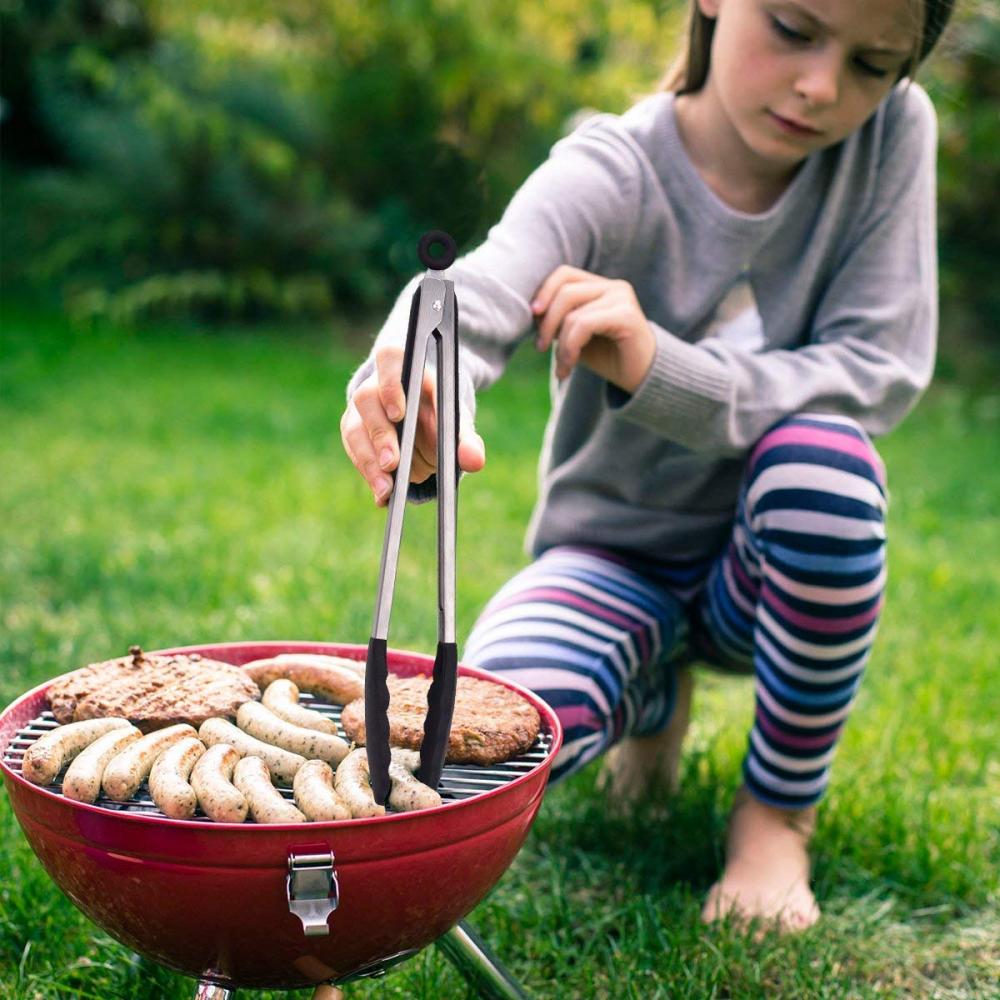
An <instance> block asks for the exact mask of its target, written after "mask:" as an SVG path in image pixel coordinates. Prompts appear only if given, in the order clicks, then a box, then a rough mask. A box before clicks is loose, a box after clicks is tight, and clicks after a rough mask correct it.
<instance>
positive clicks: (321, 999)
mask: <svg viewBox="0 0 1000 1000" xmlns="http://www.w3.org/2000/svg"><path fill="white" fill-rule="evenodd" d="M312 1000H344V994H343V991H342V990H338V989H337V987H336V986H325V985H324V986H317V987H316V990H315V992H314V993H313V995H312Z"/></svg>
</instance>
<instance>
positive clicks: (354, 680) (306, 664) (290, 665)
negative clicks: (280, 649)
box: [243, 653, 365, 705]
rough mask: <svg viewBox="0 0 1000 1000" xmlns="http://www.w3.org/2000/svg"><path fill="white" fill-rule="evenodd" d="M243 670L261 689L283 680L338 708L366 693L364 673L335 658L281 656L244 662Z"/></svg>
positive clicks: (307, 655) (289, 654)
mask: <svg viewBox="0 0 1000 1000" xmlns="http://www.w3.org/2000/svg"><path fill="white" fill-rule="evenodd" d="M243 669H244V670H246V672H247V673H248V674H249V675H250V676H251V677H252V678H253V679H254V680H255V681H256V682H257V686H258V687H259V688H260V689H261V690H263V689H264V688H265V687H267V686H268V685H269V684H270V683H271V682H272V681H276V680H278V678H280V677H283V678H285V679H286V680H290V681H292V682H293V683H294V684H295V685H296V686H297V687H298V689H299V690H300V691H309V692H311V693H312V694H316V695H319V696H320V697H321V698H325V699H326V700H327V701H330V702H333V704H335V705H346V704H347V703H348V702H351V701H354V699H355V698H361V697H363V695H364V693H365V678H364V674H363V673H361V672H359V671H357V670H355V669H352V668H351V667H347V666H344V663H343V662H342V661H340V660H339V659H337V658H335V657H332V656H324V657H322V658H320V659H317V657H316V656H314V655H311V654H303V653H282V654H281V655H280V656H275V657H273V658H271V659H267V660H253V661H252V662H250V663H244V664H243Z"/></svg>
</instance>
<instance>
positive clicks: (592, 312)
mask: <svg viewBox="0 0 1000 1000" xmlns="http://www.w3.org/2000/svg"><path fill="white" fill-rule="evenodd" d="M619 319H620V317H619V315H618V312H617V311H616V310H615V309H614V308H609V307H608V306H607V304H606V303H602V302H600V301H596V302H590V303H588V304H586V305H584V306H581V307H580V308H579V309H575V310H573V311H572V312H571V313H570V314H569V315H568V316H567V317H566V320H565V321H564V323H563V325H562V329H561V331H560V333H559V341H558V343H557V344H556V347H555V354H556V377H557V378H567V377H568V376H569V373H570V372H571V371H572V370H573V368H574V367H575V366H576V365H577V363H578V362H579V361H580V356H581V354H582V353H583V352H584V350H585V349H586V348H587V347H588V345H591V342H592V341H593V340H594V338H595V337H597V336H598V335H599V334H602V333H606V332H608V331H610V330H612V329H613V328H614V327H615V325H616V324H617V322H618V320H619ZM600 353H607V354H608V355H609V356H613V355H614V353H615V348H614V345H613V344H612V343H610V342H609V343H608V344H607V347H606V352H600ZM595 360H596V359H595ZM601 374H605V375H606V373H604V372H602V373H601Z"/></svg>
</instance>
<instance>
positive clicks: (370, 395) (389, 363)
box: [340, 347, 486, 507]
mask: <svg viewBox="0 0 1000 1000" xmlns="http://www.w3.org/2000/svg"><path fill="white" fill-rule="evenodd" d="M402 376H403V349H402V348H401V347H380V348H379V349H378V350H377V351H376V352H375V371H374V372H373V373H372V374H371V375H370V376H369V377H368V378H367V379H365V381H364V382H362V383H361V385H359V386H358V388H357V389H356V390H355V392H354V395H353V396H352V397H351V400H350V402H349V403H348V404H347V409H346V410H345V411H344V415H343V416H342V417H341V418H340V439H341V441H342V442H343V443H344V450H345V451H346V452H347V455H348V457H349V458H350V460H351V461H352V462H353V463H354V465H355V467H356V468H357V470H358V472H360V473H361V475H362V476H364V478H365V479H366V480H367V482H368V485H369V487H371V491H372V493H373V494H374V496H375V503H376V504H377V505H378V506H379V507H384V506H385V505H386V503H388V501H389V496H390V494H391V493H392V484H393V479H392V476H391V475H389V473H391V472H392V471H393V470H394V469H395V468H396V467H397V466H398V465H399V438H398V436H397V434H396V426H395V425H396V423H398V422H399V421H400V420H402V419H403V413H404V411H405V409H406V394H405V393H404V391H403V383H402ZM435 396H436V393H435V383H434V377H433V375H432V374H431V373H430V372H429V371H425V372H424V381H423V385H422V387H421V392H420V409H419V411H418V413H417V434H416V438H415V439H414V444H413V463H412V465H411V466H410V482H413V483H422V482H423V481H424V480H425V479H427V478H428V477H429V476H431V475H432V474H433V473H434V472H435V471H436V469H437V400H436V398H435ZM459 409H460V413H459V436H458V467H459V468H460V469H461V470H462V471H464V472H478V471H479V470H480V469H481V468H482V467H483V465H485V464H486V446H485V445H484V444H483V439H482V438H481V437H480V436H479V435H478V434H477V433H476V432H475V430H474V429H473V425H472V415H471V414H470V413H469V411H468V409H467V408H466V407H464V406H461V404H460V406H459Z"/></svg>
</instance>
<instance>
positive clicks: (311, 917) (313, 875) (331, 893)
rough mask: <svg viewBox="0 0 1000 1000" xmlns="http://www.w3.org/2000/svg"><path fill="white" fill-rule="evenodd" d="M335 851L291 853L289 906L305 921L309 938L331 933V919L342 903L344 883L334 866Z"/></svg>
mask: <svg viewBox="0 0 1000 1000" xmlns="http://www.w3.org/2000/svg"><path fill="white" fill-rule="evenodd" d="M333 860H334V859H333V852H332V851H331V852H327V853H323V854H296V853H295V852H294V851H289V853H288V878H287V880H286V884H285V885H286V893H287V895H288V909H289V911H290V912H291V913H294V914H295V916H297V917H298V918H299V920H301V921H302V929H303V931H305V935H306V937H322V936H323V935H326V934H329V933H330V928H329V926H328V925H327V920H328V919H329V917H330V914H331V913H333V911H334V910H335V909H337V906H338V905H339V903H340V886H339V885H338V883H337V872H336V870H335V869H334V867H333Z"/></svg>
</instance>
